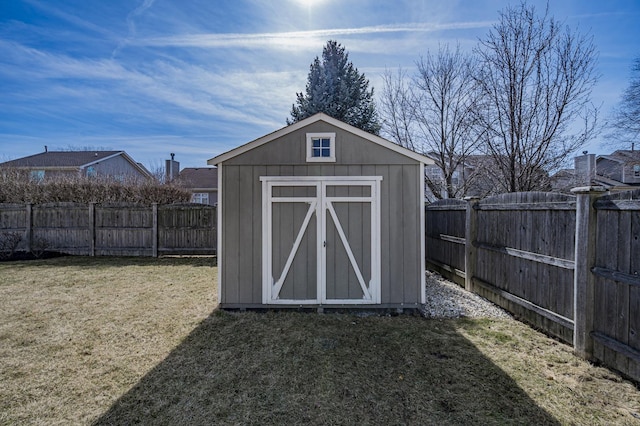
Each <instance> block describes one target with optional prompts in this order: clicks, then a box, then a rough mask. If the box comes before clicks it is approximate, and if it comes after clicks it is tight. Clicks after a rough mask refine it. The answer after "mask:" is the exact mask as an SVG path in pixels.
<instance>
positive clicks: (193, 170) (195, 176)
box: [178, 167, 218, 206]
mask: <svg viewBox="0 0 640 426" xmlns="http://www.w3.org/2000/svg"><path fill="white" fill-rule="evenodd" d="M178 180H179V182H180V184H181V185H182V186H183V187H185V188H186V189H188V190H190V191H191V202H192V203H200V204H209V205H212V206H215V205H216V204H218V169H217V168H216V167H185V168H184V169H182V170H181V171H180V175H179V177H178Z"/></svg>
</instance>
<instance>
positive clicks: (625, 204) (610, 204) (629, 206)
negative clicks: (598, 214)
mask: <svg viewBox="0 0 640 426" xmlns="http://www.w3.org/2000/svg"><path fill="white" fill-rule="evenodd" d="M593 207H594V208H595V209H596V210H640V200H596V202H595V203H594V205H593Z"/></svg>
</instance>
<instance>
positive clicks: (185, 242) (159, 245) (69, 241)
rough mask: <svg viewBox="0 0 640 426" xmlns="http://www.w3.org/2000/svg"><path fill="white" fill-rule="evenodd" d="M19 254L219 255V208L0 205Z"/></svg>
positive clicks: (2, 224) (0, 222)
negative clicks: (17, 237)
mask: <svg viewBox="0 0 640 426" xmlns="http://www.w3.org/2000/svg"><path fill="white" fill-rule="evenodd" d="M0 232H3V233H7V232H17V233H19V234H21V235H22V239H21V241H20V244H19V245H18V247H17V250H22V251H34V250H35V249H37V248H40V247H44V246H46V247H47V249H48V250H52V251H57V252H61V253H67V254H75V255H89V256H158V255H167V254H216V247H217V241H216V239H217V232H216V208H215V207H213V206H207V205H202V204H168V205H157V204H153V205H150V206H145V205H137V204H94V203H89V204H85V203H49V204H36V205H32V204H0Z"/></svg>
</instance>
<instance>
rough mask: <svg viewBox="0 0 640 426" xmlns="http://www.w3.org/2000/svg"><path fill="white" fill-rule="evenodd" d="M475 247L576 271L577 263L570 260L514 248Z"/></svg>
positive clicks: (477, 244)
mask: <svg viewBox="0 0 640 426" xmlns="http://www.w3.org/2000/svg"><path fill="white" fill-rule="evenodd" d="M474 246H475V247H477V248H479V249H483V250H489V251H493V252H497V253H503V254H507V255H509V256H514V257H519V258H521V259H526V260H531V261H533V262H538V263H544V264H545V265H551V266H557V267H559V268H564V269H574V268H575V262H574V261H573V260H568V259H560V258H557V257H552V256H546V255H544V254H538V253H533V252H530V251H525V250H518V249H516V248H513V247H504V246H496V245H493V244H487V243H475V244H474Z"/></svg>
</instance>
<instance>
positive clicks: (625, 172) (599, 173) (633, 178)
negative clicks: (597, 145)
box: [596, 150, 640, 190]
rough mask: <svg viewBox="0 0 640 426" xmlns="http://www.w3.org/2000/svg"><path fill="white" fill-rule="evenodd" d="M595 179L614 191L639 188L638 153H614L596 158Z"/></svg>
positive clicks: (639, 160) (639, 169) (639, 165)
mask: <svg viewBox="0 0 640 426" xmlns="http://www.w3.org/2000/svg"><path fill="white" fill-rule="evenodd" d="M596 179H599V180H601V181H602V183H604V184H605V186H608V187H612V188H613V189H615V190H625V189H633V188H634V187H637V186H640V151H625V150H618V151H614V152H613V153H612V154H609V155H599V156H598V157H597V158H596Z"/></svg>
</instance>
